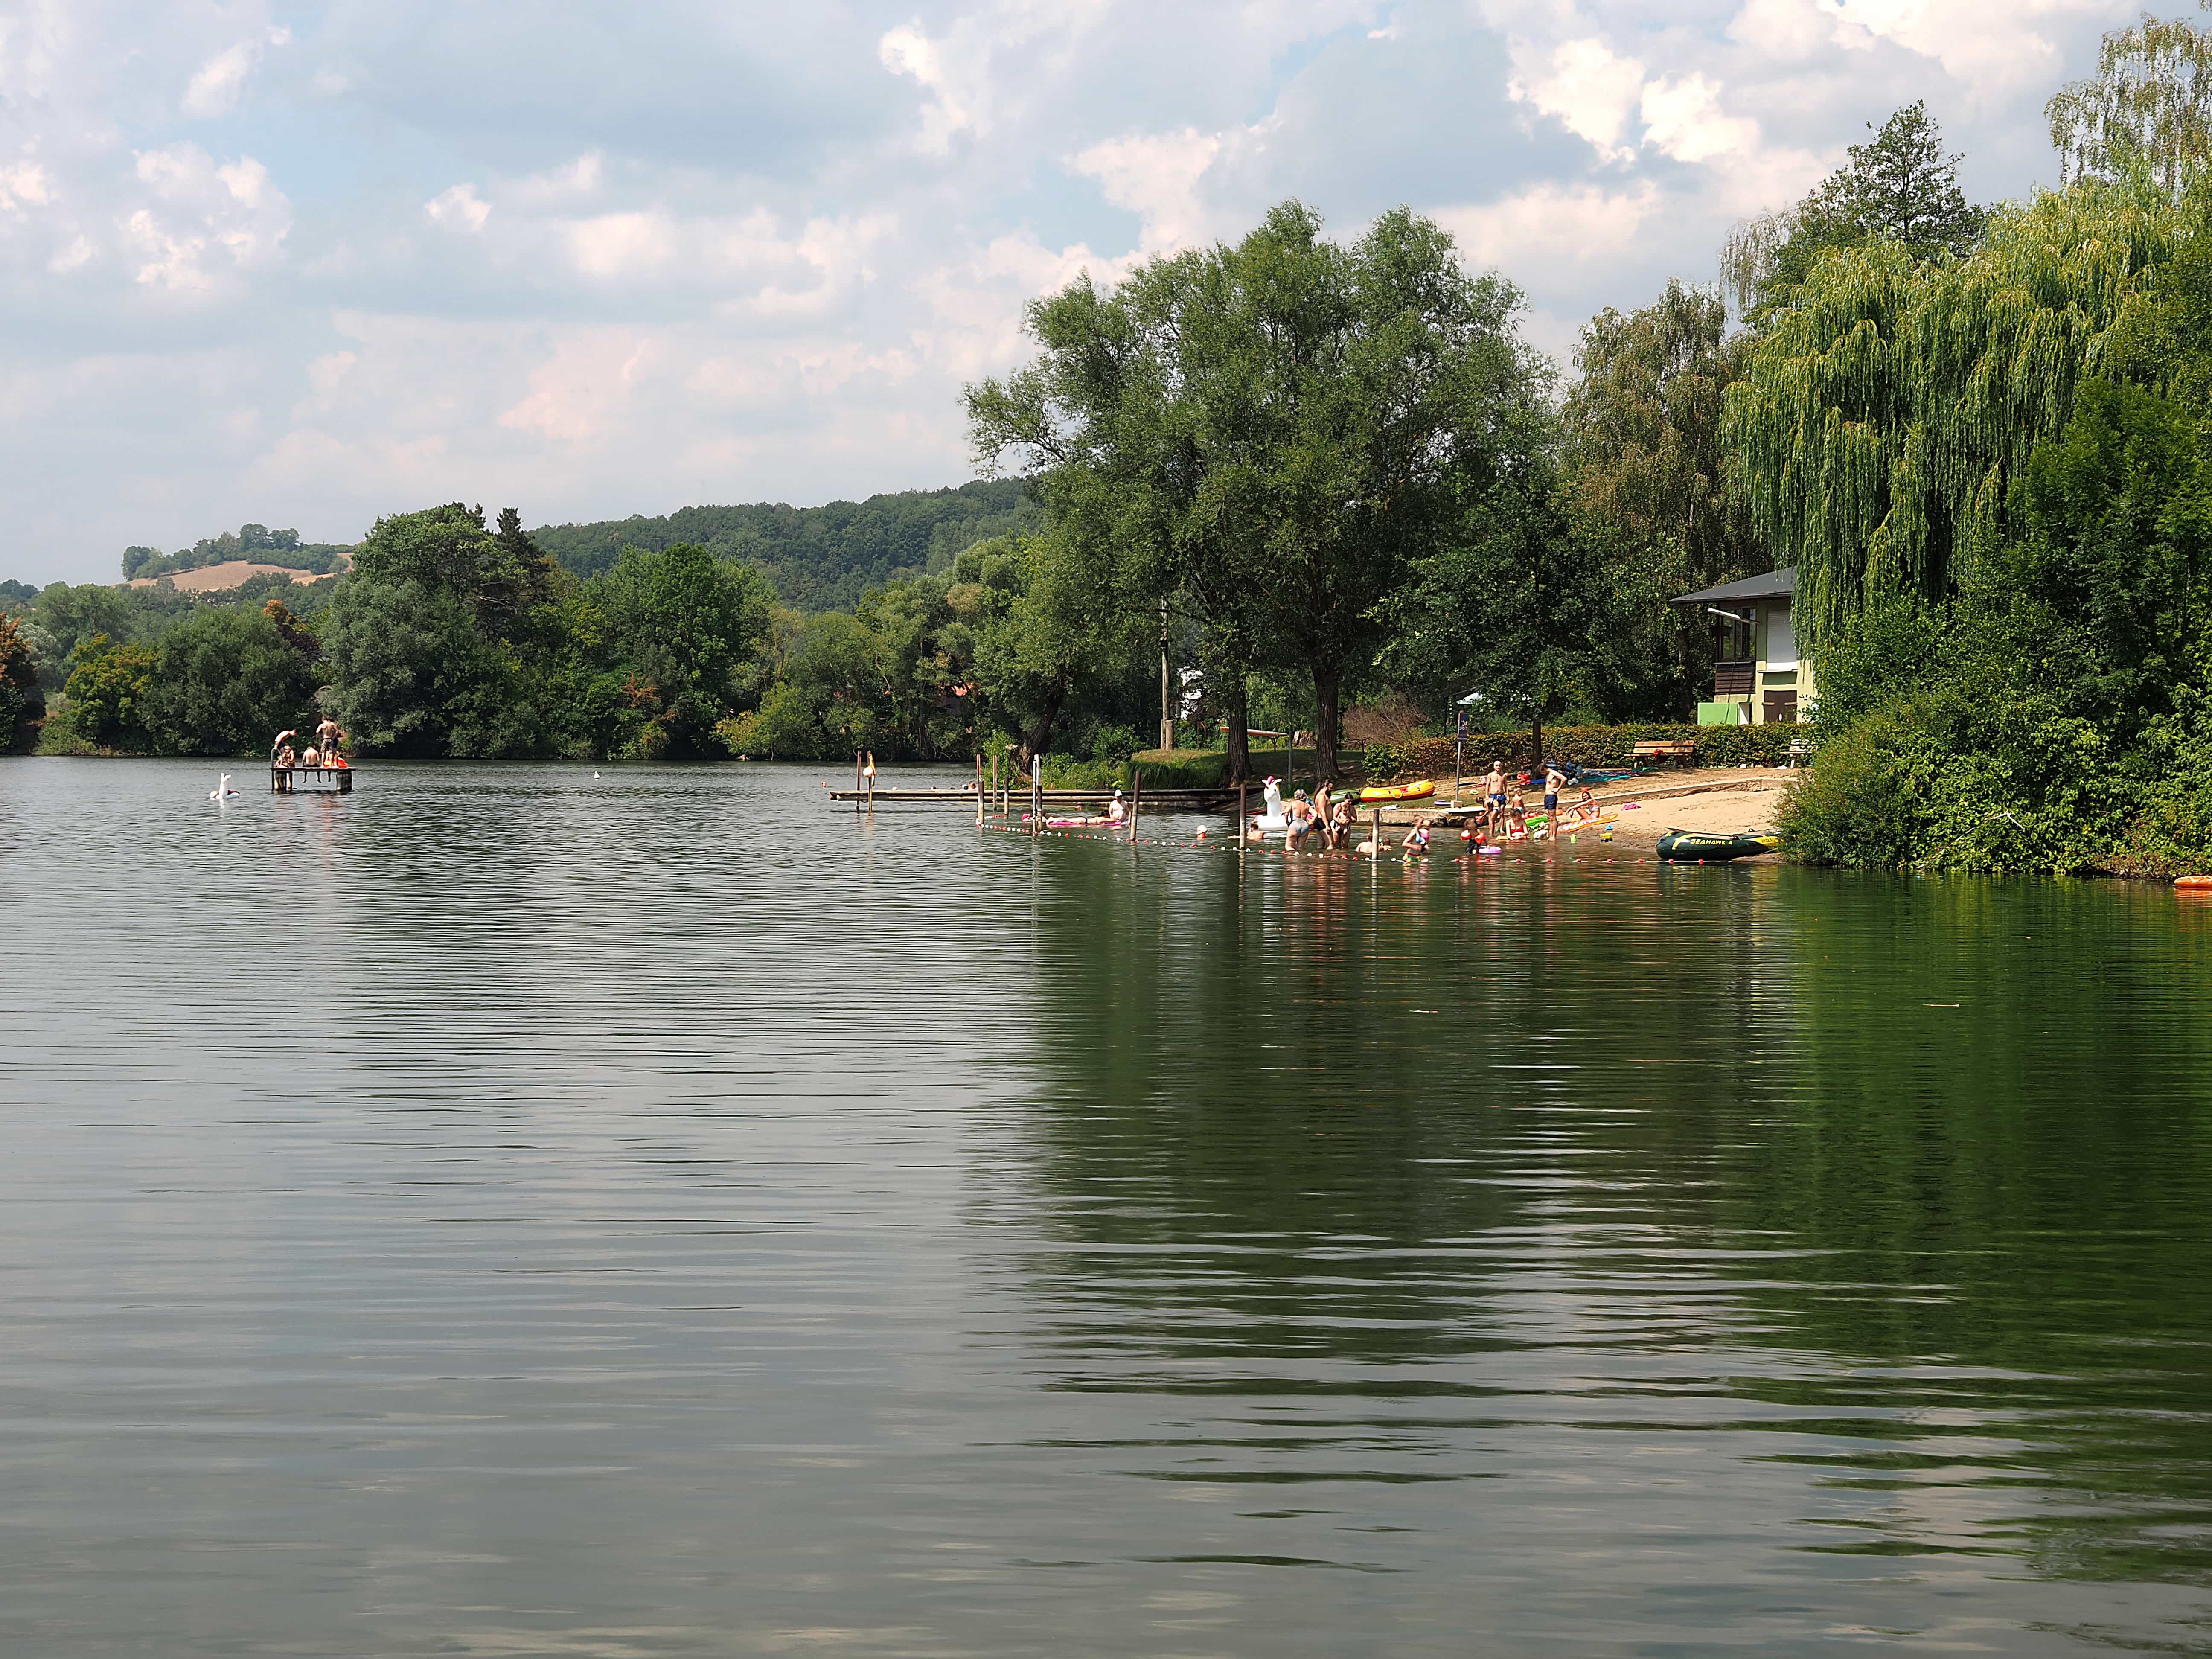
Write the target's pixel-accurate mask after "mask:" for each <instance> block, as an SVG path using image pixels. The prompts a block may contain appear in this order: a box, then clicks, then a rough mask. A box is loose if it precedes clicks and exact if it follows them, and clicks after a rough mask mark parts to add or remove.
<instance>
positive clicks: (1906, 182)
mask: <svg viewBox="0 0 2212 1659" xmlns="http://www.w3.org/2000/svg"><path fill="white" fill-rule="evenodd" d="M1867 132H1868V139H1867V142H1866V143H1863V144H1853V145H1852V146H1851V147H1850V160H1849V161H1846V162H1845V163H1844V165H1843V166H1842V167H1838V168H1837V169H1836V171H1835V172H1833V173H1830V174H1829V175H1828V176H1827V177H1826V179H1822V180H1821V181H1820V183H1819V184H1818V185H1814V187H1813V189H1812V190H1811V191H1808V193H1807V194H1806V196H1805V197H1804V199H1803V200H1802V201H1800V202H1799V203H1798V204H1797V205H1796V207H1794V208H1791V209H1789V210H1786V211H1784V212H1781V213H1773V214H1767V215H1765V216H1760V217H1759V218H1755V219H1752V220H1749V221H1747V222H1745V223H1743V224H1741V225H1739V226H1737V227H1736V228H1735V230H1734V231H1732V232H1731V233H1730V234H1729V240H1728V242H1727V245H1726V246H1725V247H1724V248H1723V252H1722V255H1721V269H1722V271H1723V275H1724V276H1725V277H1726V279H1727V282H1728V284H1729V287H1730V288H1731V289H1733V290H1734V292H1735V297H1736V303H1737V305H1738V306H1739V307H1741V309H1742V311H1743V313H1744V315H1745V317H1746V319H1747V320H1748V321H1750V322H1751V323H1752V325H1753V326H1754V327H1757V326H1760V325H1764V324H1765V321H1766V320H1767V319H1768V318H1770V317H1771V316H1772V315H1773V313H1775V312H1776V311H1778V309H1780V308H1781V307H1785V306H1787V305H1788V304H1790V301H1792V299H1793V298H1794V297H1795V296H1796V294H1797V292H1798V291H1799V290H1800V289H1802V288H1803V286H1804V285H1805V283H1806V282H1807V281H1808V279H1809V278H1810V277H1811V276H1812V274H1813V268H1814V265H1815V264H1818V263H1819V261H1820V256H1821V255H1822V254H1823V253H1826V252H1830V251H1832V250H1834V249H1838V248H1854V247H1859V246H1863V245H1864V244H1866V243H1868V242H1871V241H1887V242H1893V243H1896V244H1897V245H1898V246H1900V247H1902V248H1904V249H1905V252H1907V253H1909V254H1910V255H1911V257H1912V258H1915V259H1935V258H1941V257H1942V256H1943V255H1944V254H1947V253H1948V254H1951V255H1954V256H1957V255H1960V254H1963V253H1965V252H1966V251H1967V250H1968V249H1969V248H1971V247H1972V246H1973V245H1974V243H1975V241H1976V240H1978V238H1979V237H1980V235H1981V234H1982V231H1983V229H1984V227H1985V226H1986V225H1987V223H1988V218H1989V216H1988V211H1987V210H1985V209H1983V208H1978V207H1976V206H1974V205H1973V204H1972V203H1970V202H1968V201H1967V200H1966V192H1965V191H1962V190H1961V189H1960V186H1959V162H1960V160H1961V159H1962V158H1961V157H1960V156H1959V155H1946V154H1945V153H1944V149H1943V134H1942V129H1941V127H1939V126H1938V125H1937V124H1936V118H1934V117H1933V116H1931V115H1929V113H1928V106H1927V105H1926V104H1925V103H1924V102H1921V101H1918V100H1916V101H1914V102H1912V103H1910V104H1907V105H1906V106H1905V107H1904V108H1902V109H1900V110H1898V111H1897V112H1895V113H1893V114H1892V115H1891V116H1890V118H1888V119H1887V121H1885V122H1883V123H1882V125H1881V131H1879V132H1877V131H1875V128H1874V124H1873V123H1872V122H1869V123H1868V124H1867Z"/></svg>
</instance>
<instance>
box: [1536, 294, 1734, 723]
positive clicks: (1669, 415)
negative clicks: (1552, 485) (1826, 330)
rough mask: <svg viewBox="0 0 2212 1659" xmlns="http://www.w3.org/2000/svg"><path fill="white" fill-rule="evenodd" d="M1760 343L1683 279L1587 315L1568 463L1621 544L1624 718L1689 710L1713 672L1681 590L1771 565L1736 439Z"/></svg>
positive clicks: (1614, 692) (1582, 508)
mask: <svg viewBox="0 0 2212 1659" xmlns="http://www.w3.org/2000/svg"><path fill="white" fill-rule="evenodd" d="M1750 344H1751V342H1750V337H1749V336H1748V335H1746V334H1742V333H1738V334H1735V335H1733V336H1731V335H1730V334H1729V329H1728V307H1727V305H1726V303H1725V302H1724V301H1723V299H1722V298H1721V296H1720V295H1718V294H1716V293H1711V292H1709V291H1707V290H1705V289H1696V288H1691V287H1687V286H1686V285H1685V284H1683V283H1680V282H1677V281H1670V282H1669V283H1668V284H1667V289H1666V292H1665V293H1664V294H1663V295H1661V296H1660V297H1659V299H1658V300H1657V301H1655V302H1654V303H1652V304H1651V305H1649V306H1645V307H1641V308H1640V309H1638V310H1635V311H1632V312H1628V313H1621V312H1618V311H1614V310H1612V309H1610V308H1608V309H1607V310H1605V311H1601V312H1600V313H1598V314H1597V315H1596V316H1595V317H1594V318H1592V319H1590V321H1589V323H1588V324H1586V325H1584V326H1583V332H1582V340H1581V343H1580V345H1579V347H1578V349H1577V351H1576V354H1575V365H1576V368H1577V369H1578V370H1579V371H1580V373H1579V374H1578V376H1577V380H1576V381H1575V383H1574V385H1573V386H1571V387H1570V388H1569V390H1568V392H1567V395H1566V398H1565V403H1564V404H1563V405H1562V408H1561V424H1562V426H1563V428H1564V444H1563V447H1562V452H1561V463H1562V465H1563V468H1564V470H1565V476H1566V478H1567V481H1568V483H1567V486H1566V487H1567V489H1568V490H1569V492H1570V495H1571V510H1572V511H1573V513H1575V514H1576V515H1577V518H1578V520H1580V521H1581V522H1582V524H1583V528H1584V529H1585V530H1586V531H1588V532H1591V533H1595V534H1599V539H1600V540H1602V541H1605V542H1607V543H1608V544H1610V545H1611V546H1612V547H1613V549H1614V550H1615V559H1616V562H1615V566H1614V574H1613V581H1614V586H1615V587H1616V589H1617V591H1618V592H1619V593H1620V597H1621V599H1622V601H1623V602H1622V604H1621V605H1620V617H1619V620H1620V625H1621V626H1622V628H1623V629H1625V630H1626V635H1627V637H1626V638H1625V639H1624V641H1623V645H1624V648H1623V650H1622V651H1620V653H1618V654H1617V656H1616V658H1615V667H1614V673H1613V677H1612V678H1611V679H1610V683H1609V684H1607V685H1605V686H1604V687H1603V688H1601V690H1600V691H1599V694H1598V696H1597V699H1596V701H1597V704H1598V707H1599V708H1600V709H1601V711H1602V712H1605V713H1607V714H1611V715H1613V716H1614V717H1616V718H1625V717H1638V716H1640V717H1643V718H1647V719H1648V718H1654V717H1657V718H1674V717H1679V716H1680V714H1681V713H1682V712H1683V706H1684V704H1685V703H1686V702H1687V701H1688V699H1689V697H1690V696H1691V692H1692V686H1693V684H1695V683H1696V682H1698V681H1699V680H1701V679H1702V678H1704V674H1705V669H1706V667H1707V666H1708V665H1709V664H1710V661H1711V641H1710V639H1709V638H1708V636H1707V635H1706V634H1705V630H1704V629H1701V628H1699V627H1697V626H1695V625H1694V624H1692V623H1686V621H1685V619H1684V618H1683V617H1682V615H1681V613H1680V611H1679V610H1678V609H1677V608H1676V607H1675V606H1674V605H1670V604H1668V600H1670V599H1673V598H1674V596H1675V595H1677V594H1680V593H1683V592H1688V591H1689V590H1691V589H1692V588H1698V587H1708V586H1713V585H1714V584H1716V583H1719V582H1723V581H1728V580H1733V579H1734V578H1735V577H1738V576H1746V575H1750V574H1754V573H1756V572H1758V571H1760V570H1763V569H1765V568H1767V562H1766V550H1765V545H1764V544H1762V543H1761V542H1760V540H1759V536H1758V534H1757V532H1755V531H1754V530H1753V527H1752V523H1751V515H1750V510H1749V504H1748V501H1747V499H1746V497H1745V495H1744V492H1743V489H1742V486H1741V478H1740V477H1738V476H1737V473H1736V467H1735V457H1734V455H1733V454H1732V453H1731V452H1730V451H1729V448H1728V446H1727V444H1726V442H1725V441H1724V438H1723V427H1724V422H1725V417H1726V414H1727V391H1728V388H1729V386H1731V385H1733V384H1734V383H1735V381H1737V380H1741V378H1742V377H1743V373H1744V368H1745V365H1746V363H1747V362H1748V359H1749V356H1750ZM1599 526H1607V527H1609V531H1610V533H1609V534H1602V533H1599Z"/></svg>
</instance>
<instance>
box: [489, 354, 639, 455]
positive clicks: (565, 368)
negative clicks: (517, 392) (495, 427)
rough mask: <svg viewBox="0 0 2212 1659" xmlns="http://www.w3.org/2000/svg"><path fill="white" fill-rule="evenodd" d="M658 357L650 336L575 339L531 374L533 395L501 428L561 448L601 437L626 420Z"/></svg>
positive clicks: (507, 412) (504, 419)
mask: <svg viewBox="0 0 2212 1659" xmlns="http://www.w3.org/2000/svg"><path fill="white" fill-rule="evenodd" d="M652 358H653V341H652V339H651V338H650V337H641V336H639V335H635V334H633V333H630V332H629V331H625V330H620V329H616V330H599V329H594V330H589V331H579V332H575V333H572V334H569V335H568V336H567V337H564V338H563V339H562V341H561V342H560V343H559V344H558V345H557V346H556V348H555V349H554V353H553V356H552V358H551V360H550V362H546V363H544V365H543V366H541V367H540V368H538V369H537V370H535V371H534V372H533V373H532V374H531V376H530V395H529V396H528V397H526V398H523V400H522V401H521V402H520V403H518V404H515V405H514V406H513V408H512V409H508V410H503V411H502V412H501V415H500V417H499V423H500V424H501V426H503V427H509V428H513V429H514V430H516V431H518V432H528V433H534V434H536V435H538V436H539V437H541V438H548V439H550V440H551V441H553V442H555V443H558V444H574V443H583V442H585V441H588V440H590V439H592V438H596V437H598V436H599V435H601V434H602V433H604V432H605V431H606V430H607V428H608V427H609V425H610V424H611V422H615V421H616V420H617V419H618V418H619V417H620V416H621V414H622V411H623V406H624V405H625V404H628V403H629V398H630V394H631V392H633V391H634V390H635V387H636V386H637V384H638V382H639V381H640V380H642V379H643V378H644V376H645V374H646V373H647V367H648V365H649V364H650V362H651V361H652Z"/></svg>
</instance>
